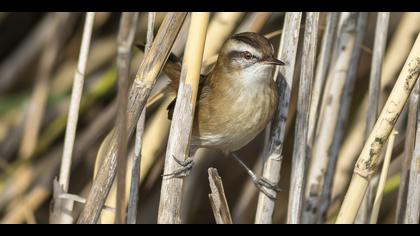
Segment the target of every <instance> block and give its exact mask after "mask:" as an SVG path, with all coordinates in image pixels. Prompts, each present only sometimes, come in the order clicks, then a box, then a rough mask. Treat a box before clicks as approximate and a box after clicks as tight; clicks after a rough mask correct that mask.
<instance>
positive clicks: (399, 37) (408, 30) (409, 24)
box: [384, 12, 420, 224]
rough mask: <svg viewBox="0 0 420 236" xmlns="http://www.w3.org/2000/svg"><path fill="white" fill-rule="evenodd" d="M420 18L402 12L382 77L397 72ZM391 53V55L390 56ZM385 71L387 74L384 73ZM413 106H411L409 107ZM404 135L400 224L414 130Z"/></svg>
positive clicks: (413, 116) (413, 117) (413, 109)
mask: <svg viewBox="0 0 420 236" xmlns="http://www.w3.org/2000/svg"><path fill="white" fill-rule="evenodd" d="M419 20H420V13H418V12H407V13H404V15H403V17H402V19H401V22H400V25H399V27H398V28H397V30H396V32H395V33H394V35H395V36H394V37H393V39H392V41H391V43H390V45H389V50H388V54H389V55H390V56H389V57H388V55H387V57H386V58H385V61H384V79H387V78H388V80H391V79H392V78H393V75H394V74H396V73H397V70H398V69H399V68H400V65H401V64H402V63H403V61H404V59H405V57H406V55H407V54H408V52H409V50H410V46H411V45H412V35H413V34H415V33H417V32H418V31H420V25H419V24H416V23H414V22H418V21H419ZM391 53H392V56H391ZM385 72H387V73H388V74H385ZM414 103H415V104H417V101H412V102H411V99H410V107H409V110H410V111H409V117H410V118H409V120H408V122H412V123H409V124H407V127H415V124H416V115H417V112H416V111H417V105H415V104H414ZM411 106H413V107H411ZM407 131H408V132H407V134H406V137H408V138H407V139H406V148H405V150H406V151H405V152H404V161H403V166H402V170H401V182H400V187H399V189H398V200H397V210H396V217H395V223H398V224H401V223H403V222H404V218H405V214H406V210H407V206H406V202H407V186H408V179H409V178H410V176H409V168H410V164H411V158H412V154H413V149H414V138H415V131H414V130H413V129H408V130H407Z"/></svg>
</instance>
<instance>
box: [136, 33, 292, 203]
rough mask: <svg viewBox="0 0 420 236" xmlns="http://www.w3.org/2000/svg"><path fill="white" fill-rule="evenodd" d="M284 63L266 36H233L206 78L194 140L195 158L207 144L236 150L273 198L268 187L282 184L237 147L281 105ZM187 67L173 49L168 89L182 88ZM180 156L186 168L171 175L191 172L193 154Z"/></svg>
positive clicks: (257, 182) (228, 151)
mask: <svg viewBox="0 0 420 236" xmlns="http://www.w3.org/2000/svg"><path fill="white" fill-rule="evenodd" d="M139 47H141V46H139ZM278 65H284V63H283V62H282V61H280V60H278V59H276V58H275V56H274V48H273V46H272V44H271V43H270V42H269V41H268V39H266V38H265V37H264V36H261V35H259V34H256V33H250V32H246V33H239V34H235V35H232V36H231V37H229V38H228V39H227V40H226V41H225V42H224V44H223V46H222V48H221V50H220V52H219V55H218V59H217V62H216V64H215V66H214V68H213V69H212V70H211V71H210V72H209V73H208V74H207V75H201V77H200V84H199V91H198V96H197V103H196V108H195V115H194V122H193V128H192V136H191V143H190V157H191V156H193V155H194V153H195V152H196V150H197V149H198V148H201V147H205V148H216V149H219V150H221V151H222V152H224V153H225V154H232V155H233V156H234V157H235V159H236V160H238V161H239V163H240V164H241V165H242V166H243V167H244V168H246V169H247V172H248V174H249V175H250V176H251V177H252V180H253V182H254V183H255V185H256V186H257V187H258V188H259V189H260V190H261V191H263V192H264V193H265V194H266V195H267V196H269V197H273V196H271V195H270V194H269V193H268V192H267V191H265V190H264V188H263V187H266V188H269V189H272V190H275V191H278V188H277V187H276V186H275V185H274V184H273V183H270V182H269V181H268V180H266V179H265V178H262V177H257V176H256V175H255V174H254V173H252V171H251V170H250V169H249V168H248V167H246V165H245V164H244V163H243V162H242V161H241V160H240V159H239V158H238V157H237V155H235V154H234V153H233V152H234V151H236V150H238V149H240V148H242V147H243V146H245V145H246V144H248V143H249V142H250V141H251V140H253V139H254V138H255V137H256V136H257V135H258V134H259V133H260V132H261V131H262V130H263V129H264V128H265V127H266V126H267V124H268V123H269V122H270V121H271V119H272V117H273V115H274V112H275V110H276V108H277V104H278V90H277V85H276V83H275V81H274V80H273V74H274V71H275V66H278ZM181 67H182V65H181V60H180V59H179V58H177V57H176V56H175V55H173V54H171V55H170V57H169V58H168V61H167V64H166V65H165V67H164V69H163V70H164V72H165V73H166V74H167V75H168V77H169V79H170V86H168V89H167V91H172V92H177V91H178V86H179V79H180V74H181ZM175 102H176V98H175V99H174V101H172V103H171V104H170V105H169V106H168V111H169V112H168V115H169V118H170V119H171V118H172V113H173V110H174V107H175ZM174 158H175V160H176V161H177V163H178V164H180V165H181V168H180V169H179V170H177V171H175V172H174V173H171V174H169V175H165V176H169V177H183V176H186V175H188V172H189V170H190V169H191V168H192V166H193V161H192V159H191V158H187V159H186V160H185V161H180V160H178V159H177V158H176V157H174Z"/></svg>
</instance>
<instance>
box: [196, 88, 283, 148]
mask: <svg viewBox="0 0 420 236" xmlns="http://www.w3.org/2000/svg"><path fill="white" fill-rule="evenodd" d="M273 84H274V82H272V84H270V85H268V86H256V87H255V88H254V89H252V90H250V89H240V88H236V90H232V92H231V94H230V95H227V96H224V97H223V98H219V99H211V97H209V98H208V99H207V100H206V99H203V100H202V101H200V102H201V107H198V109H197V110H196V112H197V114H196V119H195V121H194V123H195V124H194V130H193V137H192V143H191V144H192V146H195V147H213V148H218V149H221V150H222V151H226V152H231V151H236V150H238V149H240V148H242V147H243V146H245V145H246V144H248V143H249V142H250V141H251V140H253V139H254V138H255V137H256V136H257V135H258V134H259V133H260V132H261V131H262V130H263V129H264V128H265V127H266V126H267V124H268V123H269V122H270V121H271V119H272V116H273V113H274V110H275V108H276V107H277V90H276V89H275V84H274V86H273ZM225 95H226V94H225ZM208 104H211V105H208Z"/></svg>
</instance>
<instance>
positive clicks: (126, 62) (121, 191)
mask: <svg viewBox="0 0 420 236" xmlns="http://www.w3.org/2000/svg"><path fill="white" fill-rule="evenodd" d="M138 15H139V13H137V12H123V13H122V15H121V19H120V26H119V27H120V28H119V31H118V39H117V41H118V54H117V69H118V95H117V100H118V115H117V120H116V124H115V127H118V128H116V130H119V133H118V141H117V142H118V144H117V180H116V181H117V212H116V213H117V214H116V217H115V223H116V224H124V223H126V207H127V204H126V195H125V191H126V181H125V179H126V172H127V145H128V140H127V133H126V132H127V113H126V112H125V111H126V110H127V102H128V100H127V99H128V84H129V76H130V60H131V49H132V46H133V42H134V36H135V35H136V29H137V19H138Z"/></svg>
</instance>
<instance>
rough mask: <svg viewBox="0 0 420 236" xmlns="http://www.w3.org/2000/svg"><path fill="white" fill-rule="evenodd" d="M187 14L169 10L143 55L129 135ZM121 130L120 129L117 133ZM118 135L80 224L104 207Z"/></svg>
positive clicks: (131, 101) (131, 99) (130, 105)
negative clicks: (147, 51) (149, 46)
mask: <svg viewBox="0 0 420 236" xmlns="http://www.w3.org/2000/svg"><path fill="white" fill-rule="evenodd" d="M185 16H186V13H184V12H179V13H168V14H167V15H166V17H165V19H164V21H163V22H162V25H161V27H160V28H159V31H158V33H157V35H156V39H155V41H154V43H153V44H152V47H151V49H150V52H149V53H148V55H146V57H145V58H144V60H143V62H142V63H141V65H140V68H139V70H138V72H137V75H136V79H135V80H134V82H133V85H132V86H131V88H130V92H129V99H128V109H127V112H128V120H127V121H128V122H127V124H128V127H127V129H128V132H127V134H128V136H131V134H132V133H133V130H134V128H135V126H136V124H137V121H138V118H139V117H140V114H141V111H142V110H143V108H144V106H145V104H146V100H147V97H148V96H149V94H150V91H151V89H152V87H153V85H154V83H155V81H156V78H157V76H158V74H159V72H160V71H161V69H162V67H163V64H164V63H165V61H166V59H167V57H168V56H169V53H170V49H171V47H172V45H173V43H174V41H175V38H176V36H177V34H178V32H179V30H180V28H181V25H182V23H183V21H184V19H185ZM116 133H118V132H116ZM116 138H117V135H116V134H115V132H114V134H113V135H112V136H111V143H110V145H109V146H108V148H107V151H106V152H105V153H106V156H105V159H104V160H103V162H102V164H101V167H100V168H99V171H98V175H97V176H96V179H95V180H94V182H93V185H92V189H91V191H90V192H89V195H88V198H87V201H86V204H85V206H84V208H83V210H82V213H81V215H80V217H79V219H78V223H85V224H86V223H95V222H96V221H97V220H98V218H99V215H100V211H101V209H102V206H103V205H104V203H105V200H106V197H107V195H108V193H109V190H110V189H111V186H112V183H113V180H114V177H115V170H116V156H115V154H116V146H117V145H116Z"/></svg>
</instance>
